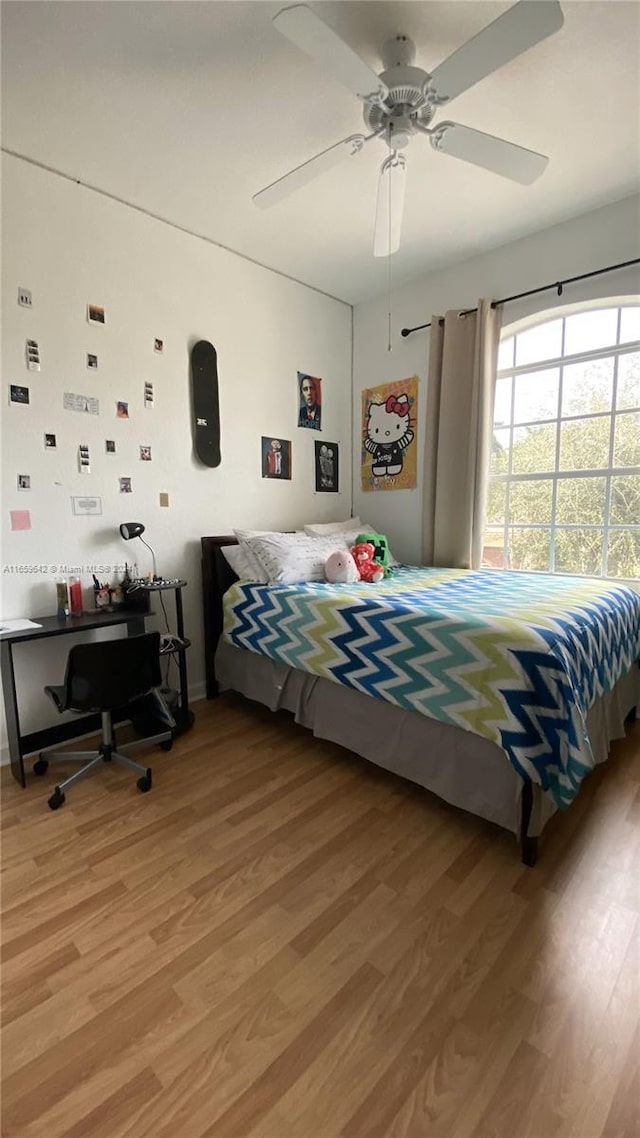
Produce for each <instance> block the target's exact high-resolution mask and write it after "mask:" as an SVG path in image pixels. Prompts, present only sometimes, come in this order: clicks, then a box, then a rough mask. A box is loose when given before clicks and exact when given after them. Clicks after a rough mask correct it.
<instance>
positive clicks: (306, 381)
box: [298, 371, 322, 431]
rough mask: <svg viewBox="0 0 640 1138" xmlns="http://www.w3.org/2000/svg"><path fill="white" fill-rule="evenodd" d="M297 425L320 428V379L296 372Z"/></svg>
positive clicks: (315, 429)
mask: <svg viewBox="0 0 640 1138" xmlns="http://www.w3.org/2000/svg"><path fill="white" fill-rule="evenodd" d="M298 426H299V427H311V429H312V430H314V431H321V430H322V380H321V379H320V378H319V377H318V376H317V375H306V374H305V373H304V372H302V371H299V372H298Z"/></svg>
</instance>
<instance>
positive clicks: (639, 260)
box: [400, 257, 640, 337]
mask: <svg viewBox="0 0 640 1138" xmlns="http://www.w3.org/2000/svg"><path fill="white" fill-rule="evenodd" d="M630 265H640V257H635V258H634V259H633V260H632V261H621V262H620V264H619V265H607V267H606V268H605V269H593V270H592V271H591V272H590V273H581V274H580V276H578V277H567V279H566V280H564V281H552V282H551V284H546V285H541V286H540V288H530V289H529V290H528V291H527V292H516V293H514V295H513V296H503V297H502V300H492V301H491V307H492V308H498V306H499V305H501V304H511V301H512V300H522V299H523V298H524V297H525V296H536V294H537V293H539V292H548V291H549V289H551V288H555V289H557V290H558V296H562V293H563V290H564V287H565V285H570V284H575V283H576V281H586V280H588V278H589V277H599V276H601V275H602V273H614V272H615V271H616V269H628V268H629V266H630ZM477 311H478V309H477V308H465V309H464V311H463V312H461V313H460V316H469V315H470V314H471V313H472V312H477ZM440 323H441V324H443V323H444V320H443V319H442V317H441V318H440ZM430 327H431V321H429V323H428V324H416V326H415V328H403V329H402V331H401V333H400V335H401V336H405V337H406V336H410V335H411V333H412V332H421V331H422V330H423V329H424V328H430Z"/></svg>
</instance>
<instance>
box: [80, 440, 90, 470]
mask: <svg viewBox="0 0 640 1138" xmlns="http://www.w3.org/2000/svg"><path fill="white" fill-rule="evenodd" d="M78 470H79V472H80V474H91V459H90V457H89V447H88V446H87V444H86V443H80V445H79V447H78Z"/></svg>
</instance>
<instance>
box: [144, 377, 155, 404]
mask: <svg viewBox="0 0 640 1138" xmlns="http://www.w3.org/2000/svg"><path fill="white" fill-rule="evenodd" d="M144 405H145V407H147V408H149V409H150V408H151V407H153V384H152V383H145V385H144Z"/></svg>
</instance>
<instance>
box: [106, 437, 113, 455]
mask: <svg viewBox="0 0 640 1138" xmlns="http://www.w3.org/2000/svg"><path fill="white" fill-rule="evenodd" d="M104 449H105V453H106V454H115V453H116V440H115V439H105V440H104Z"/></svg>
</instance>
